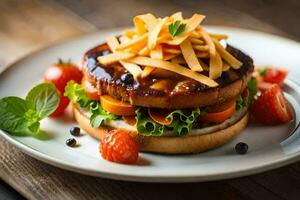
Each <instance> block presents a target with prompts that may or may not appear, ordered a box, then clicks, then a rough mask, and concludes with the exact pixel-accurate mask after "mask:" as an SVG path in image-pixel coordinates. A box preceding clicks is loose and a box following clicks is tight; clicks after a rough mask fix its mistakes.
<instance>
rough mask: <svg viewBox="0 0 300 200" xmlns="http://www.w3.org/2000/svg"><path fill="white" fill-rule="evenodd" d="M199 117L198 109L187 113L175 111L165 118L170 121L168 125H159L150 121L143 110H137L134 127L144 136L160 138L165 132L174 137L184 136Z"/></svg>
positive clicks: (185, 111)
mask: <svg viewBox="0 0 300 200" xmlns="http://www.w3.org/2000/svg"><path fill="white" fill-rule="evenodd" d="M199 115H200V109H199V108H197V109H195V110H191V111H187V110H175V111H173V112H171V113H170V114H169V115H168V116H167V117H166V118H168V119H170V120H171V121H172V123H171V124H170V125H161V124H158V123H156V122H155V121H153V120H152V118H151V117H150V116H149V115H148V112H147V111H146V110H145V109H142V108H139V109H138V110H137V111H136V120H137V122H136V127H137V130H138V132H139V134H142V135H146V136H160V135H162V134H163V133H164V131H166V130H170V131H172V132H173V133H174V134H175V135H178V136H182V135H186V134H187V133H188V132H190V130H191V129H192V127H193V126H194V124H195V123H196V121H197V119H198V117H199Z"/></svg>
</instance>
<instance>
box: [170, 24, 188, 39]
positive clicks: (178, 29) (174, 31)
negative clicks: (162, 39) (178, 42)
mask: <svg viewBox="0 0 300 200" xmlns="http://www.w3.org/2000/svg"><path fill="white" fill-rule="evenodd" d="M185 28H186V24H182V23H181V22H180V21H179V20H177V21H175V22H174V23H172V24H170V25H169V32H170V34H171V35H172V37H175V36H178V35H180V34H182V33H183V32H184V31H185Z"/></svg>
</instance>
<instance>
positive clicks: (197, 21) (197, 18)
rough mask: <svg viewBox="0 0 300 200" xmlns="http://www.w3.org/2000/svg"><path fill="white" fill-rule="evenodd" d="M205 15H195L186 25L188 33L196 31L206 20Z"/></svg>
mask: <svg viewBox="0 0 300 200" xmlns="http://www.w3.org/2000/svg"><path fill="white" fill-rule="evenodd" d="M204 18H205V16H204V15H199V14H194V15H193V16H192V17H191V18H190V19H188V20H187V23H186V32H187V33H190V32H192V31H193V30H195V29H196V28H197V27H198V26H199V24H200V23H201V22H202V21H203V20H204Z"/></svg>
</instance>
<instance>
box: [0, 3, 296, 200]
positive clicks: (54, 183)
mask: <svg viewBox="0 0 300 200" xmlns="http://www.w3.org/2000/svg"><path fill="white" fill-rule="evenodd" d="M148 2H150V1H146V0H139V1H135V0H126V1H111V0H110V1H109V0H103V1H97V0H87V1H84V2H83V1H80V0H75V1H71V0H57V1H54V0H53V1H52V0H45V1H38V0H23V1H21V0H19V1H18V0H1V1H0V25H1V26H0V27H1V28H0V66H1V65H2V66H4V65H6V64H9V63H11V62H12V61H14V60H16V59H18V58H19V57H21V56H23V55H26V54H28V53H29V52H31V51H34V50H37V49H39V48H41V47H44V46H46V45H49V44H51V43H54V42H57V41H59V40H63V39H65V38H69V37H72V36H76V35H80V34H83V33H87V32H91V31H94V30H96V29H102V28H114V27H119V26H128V25H130V20H131V18H132V16H133V15H136V14H138V13H144V12H153V13H155V14H157V15H161V16H163V15H168V14H170V13H172V12H175V11H178V10H182V11H183V12H184V14H185V15H186V16H188V15H190V14H192V13H193V12H201V13H204V14H206V15H208V19H207V21H206V22H207V24H214V25H216V24H217V25H227V26H234V27H243V28H249V29H255V30H261V31H265V32H269V33H273V34H279V35H283V36H286V37H290V38H293V39H295V40H299V39H300V27H299V26H294V24H297V23H298V19H299V16H300V13H299V8H300V3H299V2H298V1H297V0H291V1H284V2H283V1H280V0H252V1H243V2H241V1H239V0H236V1H229V0H223V1H217V0H210V1H196V0H192V1H186V0H173V1H160V0H152V1H151V3H148ZM0 178H1V179H2V180H3V181H5V182H6V183H8V184H9V185H10V186H12V187H13V188H14V189H15V190H17V191H18V192H19V193H21V194H22V195H23V196H24V197H26V198H28V199H199V198H205V199H206V198H212V199H220V198H221V199H266V198H268V199H299V198H300V162H298V163H295V164H292V165H290V166H287V167H283V168H280V169H276V170H272V171H269V172H265V173H261V174H258V175H254V176H249V177H244V178H237V179H231V180H224V181H215V182H207V183H188V184H158V183H156V184H152V183H135V182H122V181H113V180H107V179H101V178H94V177H89V176H84V175H80V174H76V173H73V172H69V171H65V170H62V169H58V168H56V167H53V166H50V165H47V164H44V163H42V162H40V161H37V160H35V159H33V158H31V157H29V156H27V155H25V154H23V153H21V152H20V151H19V150H18V149H16V148H15V147H14V146H12V145H10V144H8V143H7V142H6V141H4V139H3V138H0ZM0 191H1V190H0ZM0 197H1V195H0ZM2 197H3V198H4V197H5V196H2Z"/></svg>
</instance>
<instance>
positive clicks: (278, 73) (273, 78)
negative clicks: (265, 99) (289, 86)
mask: <svg viewBox="0 0 300 200" xmlns="http://www.w3.org/2000/svg"><path fill="white" fill-rule="evenodd" d="M287 74H288V72H287V71H286V70H283V69H276V68H268V69H267V71H266V74H265V75H264V76H263V77H264V81H265V82H268V83H277V84H278V85H282V84H283V81H284V79H285V78H286V76H287Z"/></svg>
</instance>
